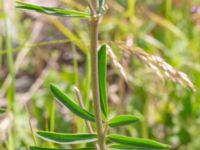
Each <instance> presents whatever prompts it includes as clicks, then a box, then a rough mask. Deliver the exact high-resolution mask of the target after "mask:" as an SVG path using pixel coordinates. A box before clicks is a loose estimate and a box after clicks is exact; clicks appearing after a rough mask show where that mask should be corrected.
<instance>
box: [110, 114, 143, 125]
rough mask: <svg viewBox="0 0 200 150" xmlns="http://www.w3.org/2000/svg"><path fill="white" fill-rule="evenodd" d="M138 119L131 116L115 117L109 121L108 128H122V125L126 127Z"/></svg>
mask: <svg viewBox="0 0 200 150" xmlns="http://www.w3.org/2000/svg"><path fill="white" fill-rule="evenodd" d="M139 120H140V119H139V118H138V117H136V116H132V115H121V116H117V117H114V118H112V119H111V120H110V121H109V126H110V127H118V126H123V125H128V124H131V123H135V122H138V121H139Z"/></svg>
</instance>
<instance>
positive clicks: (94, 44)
mask: <svg viewBox="0 0 200 150" xmlns="http://www.w3.org/2000/svg"><path fill="white" fill-rule="evenodd" d="M90 27H91V50H90V52H91V53H90V56H91V77H92V94H93V101H94V112H95V118H96V127H97V134H98V142H99V147H100V150H106V146H105V138H104V132H103V125H102V115H101V106H100V105H101V104H100V94H99V76H98V30H99V18H98V17H94V18H92V19H91V22H90Z"/></svg>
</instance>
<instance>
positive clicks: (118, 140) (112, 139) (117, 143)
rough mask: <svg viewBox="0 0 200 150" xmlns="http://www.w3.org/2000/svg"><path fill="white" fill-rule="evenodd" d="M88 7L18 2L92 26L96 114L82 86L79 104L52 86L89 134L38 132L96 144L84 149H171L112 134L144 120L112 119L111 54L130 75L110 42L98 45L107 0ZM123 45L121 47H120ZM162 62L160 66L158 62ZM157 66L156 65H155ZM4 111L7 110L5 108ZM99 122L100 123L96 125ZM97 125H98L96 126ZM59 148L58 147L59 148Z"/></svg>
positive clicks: (178, 76) (60, 140) (149, 59)
mask: <svg viewBox="0 0 200 150" xmlns="http://www.w3.org/2000/svg"><path fill="white" fill-rule="evenodd" d="M87 2H88V7H89V9H90V12H82V11H78V10H72V9H61V8H54V7H51V8H50V7H45V6H38V5H33V4H28V3H23V2H16V7H17V8H21V9H27V10H34V11H37V12H40V13H45V14H48V15H55V16H62V17H76V18H81V19H87V20H88V21H89V23H90V24H89V26H90V33H91V35H90V42H91V43H90V46H91V47H90V58H91V77H92V96H93V97H92V99H93V111H94V114H92V113H90V112H89V111H88V110H86V109H85V108H84V104H83V100H82V96H81V93H80V91H79V89H78V88H75V92H76V95H77V99H78V100H79V104H77V103H76V102H75V101H74V100H73V99H71V98H70V97H69V96H68V95H66V94H65V93H63V92H62V91H61V90H60V89H59V88H58V87H57V86H56V85H54V84H51V85H50V89H51V91H52V93H53V95H54V96H55V97H56V98H57V100H58V101H59V102H60V103H62V104H63V105H64V106H65V107H66V108H68V109H69V110H70V111H71V112H73V113H74V114H75V115H77V116H79V117H80V118H82V119H84V120H85V123H86V126H87V128H88V133H77V134H69V133H68V134H66V133H56V132H47V131H38V132H37V133H36V135H37V136H38V137H39V138H41V139H43V140H46V141H49V142H53V143H57V144H80V143H91V142H93V143H94V145H93V146H92V147H86V148H80V149H82V150H107V149H123V150H124V149H130V150H134V149H135V150H136V149H137V150H138V149H143V150H150V149H151V150H164V149H169V146H168V145H165V144H161V143H159V142H156V141H153V140H149V139H142V138H135V137H128V136H124V135H119V134H108V133H109V132H108V131H109V129H110V128H115V127H119V126H124V125H129V124H133V123H136V122H138V121H139V120H140V119H139V117H137V116H133V115H120V116H116V117H114V118H112V119H108V102H107V99H108V97H107V87H106V86H107V85H106V72H107V55H109V56H110V57H111V58H112V59H113V60H114V64H115V65H116V66H117V67H118V68H119V69H120V70H121V71H120V72H121V73H122V75H123V76H124V77H125V78H126V75H125V73H124V72H123V68H121V66H120V64H118V62H117V61H116V58H115V56H114V54H113V53H112V51H111V50H110V49H109V46H108V45H107V44H102V45H101V46H100V47H99V45H98V32H99V31H98V30H99V25H100V20H101V19H103V15H104V14H105V10H106V9H105V8H106V7H105V3H106V0H88V1H87ZM119 48H120V46H119ZM121 48H123V49H127V50H128V51H129V52H131V53H133V54H134V55H136V56H137V57H138V58H139V59H140V60H142V62H144V63H145V64H146V65H148V66H149V67H151V68H153V69H154V70H155V71H156V73H157V74H161V73H160V72H159V69H160V68H161V69H163V70H164V72H165V74H166V75H167V76H169V77H170V78H172V79H174V80H176V81H177V82H180V83H183V82H184V83H186V84H189V86H190V87H191V88H194V86H193V84H192V83H190V82H189V81H188V80H187V79H188V78H187V77H186V76H185V75H184V74H182V73H180V72H176V71H174V70H173V69H172V68H171V66H169V65H167V64H165V62H164V61H163V60H162V59H160V58H158V57H153V56H150V55H148V54H146V53H144V52H141V51H132V50H131V49H128V48H127V47H121ZM155 63H156V64H158V65H155ZM155 66H156V67H155ZM2 112H3V111H2ZM92 123H95V125H96V126H94V125H92ZM93 127H95V128H93ZM30 149H31V150H46V149H48V150H51V149H52V150H53V148H42V147H38V146H37V145H36V146H31V147H30ZM57 150H58V149H57Z"/></svg>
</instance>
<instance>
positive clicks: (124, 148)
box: [109, 144, 165, 150]
mask: <svg viewBox="0 0 200 150" xmlns="http://www.w3.org/2000/svg"><path fill="white" fill-rule="evenodd" d="M109 149H111V150H164V149H165V148H156V149H155V148H141V147H137V146H130V145H123V144H113V145H110V146H109Z"/></svg>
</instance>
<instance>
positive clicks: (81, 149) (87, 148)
mask: <svg viewBox="0 0 200 150" xmlns="http://www.w3.org/2000/svg"><path fill="white" fill-rule="evenodd" d="M29 150H95V148H92V147H86V148H73V149H63V148H62V149H56V148H42V147H36V146H30V147H29Z"/></svg>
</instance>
